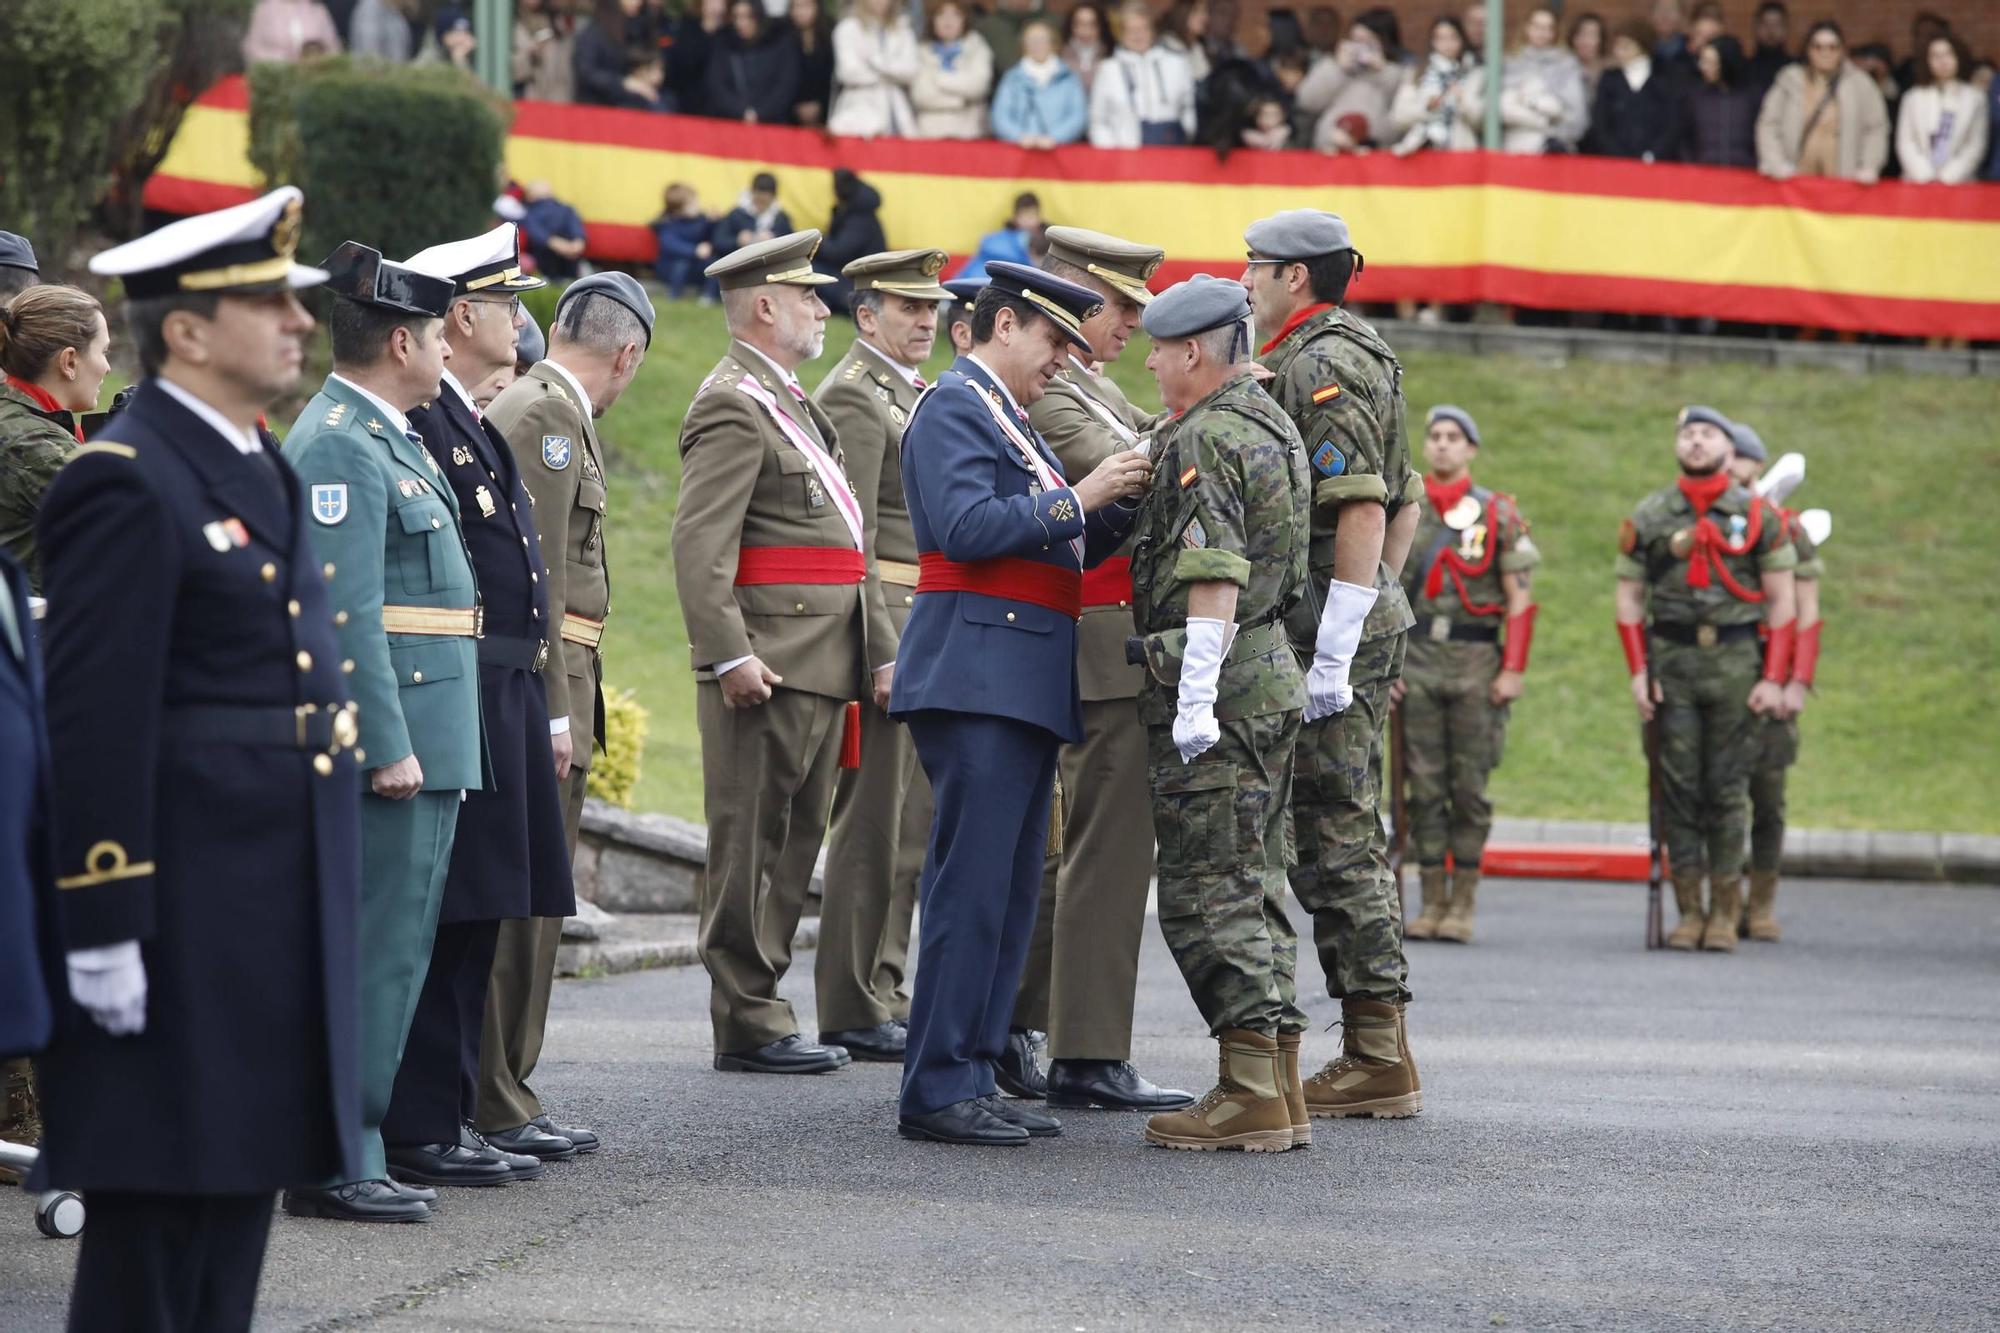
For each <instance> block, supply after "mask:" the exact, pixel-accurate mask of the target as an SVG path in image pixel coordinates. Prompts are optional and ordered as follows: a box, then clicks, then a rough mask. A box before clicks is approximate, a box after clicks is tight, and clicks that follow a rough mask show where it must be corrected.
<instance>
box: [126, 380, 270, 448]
mask: <svg viewBox="0 0 2000 1333" xmlns="http://www.w3.org/2000/svg"><path fill="white" fill-rule="evenodd" d="M153 382H154V383H155V384H158V385H159V386H160V387H161V388H162V389H164V390H165V391H166V392H167V395H168V396H169V397H171V398H172V399H173V400H174V401H175V402H177V403H179V404H180V405H181V406H182V407H185V408H186V409H187V410H188V411H190V412H192V413H194V414H195V415H196V416H198V417H200V418H201V419H202V420H203V421H206V422H207V423H208V424H209V425H210V426H211V427H212V428H213V429H214V430H215V433H216V434H218V435H220V436H221V437H222V438H223V439H225V440H227V441H229V442H230V443H231V444H233V445H235V446H236V451H237V452H238V453H242V454H255V453H261V452H263V449H264V442H263V441H262V440H260V439H258V438H257V432H256V431H255V430H252V431H250V432H249V433H247V434H246V433H245V432H244V431H243V429H242V428H241V427H239V426H238V425H237V424H236V423H235V422H233V421H231V420H230V419H229V418H228V417H225V416H223V415H222V413H220V412H218V411H216V410H215V409H214V408H212V407H210V406H209V405H208V404H207V403H204V402H203V401H202V400H201V399H199V398H197V397H195V396H194V395H193V394H191V393H189V392H188V391H187V390H186V389H183V388H182V387H181V386H180V385H178V384H176V383H174V382H173V381H172V380H170V379H168V378H167V377H166V376H165V375H156V376H154V377H153Z"/></svg>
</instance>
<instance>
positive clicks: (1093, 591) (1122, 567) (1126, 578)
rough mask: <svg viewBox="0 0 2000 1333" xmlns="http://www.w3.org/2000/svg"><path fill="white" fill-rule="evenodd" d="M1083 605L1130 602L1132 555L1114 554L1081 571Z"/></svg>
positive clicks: (1128, 603) (1127, 603)
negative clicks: (1100, 562)
mask: <svg viewBox="0 0 2000 1333" xmlns="http://www.w3.org/2000/svg"><path fill="white" fill-rule="evenodd" d="M1083 604H1084V605H1085V606H1130V605H1131V604H1132V557H1131V556H1129V555H1114V556H1112V557H1111V558H1110V559H1109V560H1106V561H1105V562H1104V563H1103V564H1101V565H1099V566H1098V567H1097V568H1095V569H1086V570H1084V571H1083Z"/></svg>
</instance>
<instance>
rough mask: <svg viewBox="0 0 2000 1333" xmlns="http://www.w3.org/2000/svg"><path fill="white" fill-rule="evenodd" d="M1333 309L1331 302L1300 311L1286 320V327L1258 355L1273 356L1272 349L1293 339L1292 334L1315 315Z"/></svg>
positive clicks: (1322, 302) (1259, 350) (1261, 348)
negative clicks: (1288, 339)
mask: <svg viewBox="0 0 2000 1333" xmlns="http://www.w3.org/2000/svg"><path fill="white" fill-rule="evenodd" d="M1331 309H1333V303H1332V302H1331V301H1321V302H1320V303H1319V304H1318V305H1309V306H1307V307H1306V308H1305V309H1304V310H1301V311H1299V312H1298V313H1297V314H1295V315H1293V316H1292V317H1291V318H1290V319H1288V320H1286V321H1285V327H1284V328H1282V329H1279V330H1278V336H1277V337H1275V338H1273V339H1271V341H1269V342H1267V343H1265V344H1264V345H1263V346H1262V347H1260V348H1259V349H1257V355H1258V356H1269V355H1270V354H1271V349H1272V348H1274V347H1276V346H1277V345H1278V344H1279V343H1281V342H1283V341H1284V340H1285V339H1287V338H1289V337H1291V336H1292V333H1293V332H1294V331H1295V330H1296V329H1297V328H1298V327H1299V325H1301V324H1303V323H1305V322H1306V321H1307V320H1309V319H1311V318H1312V317H1313V316H1314V315H1317V314H1319V313H1320V312H1321V311H1323V310H1331Z"/></svg>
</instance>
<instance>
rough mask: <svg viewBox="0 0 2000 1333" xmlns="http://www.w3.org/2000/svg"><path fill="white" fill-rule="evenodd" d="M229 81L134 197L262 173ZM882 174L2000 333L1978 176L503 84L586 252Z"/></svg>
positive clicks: (1388, 255)
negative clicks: (898, 124) (806, 119)
mask: <svg viewBox="0 0 2000 1333" xmlns="http://www.w3.org/2000/svg"><path fill="white" fill-rule="evenodd" d="M248 141H249V112H248V94H247V92H246V90H245V87H244V84H243V81H242V80H241V79H240V78H232V79H227V80H224V81H223V82H222V83H220V84H218V85H216V87H214V88H213V89H211V90H210V91H209V92H208V93H206V94H204V95H203V96H202V98H201V99H200V100H199V101H198V102H197V103H196V104H195V105H194V106H193V107H191V108H190V109H189V111H188V113H187V117H186V119H185V120H184V121H183V123H182V126H181V130H180V133H179V135H178V136H177V137H176V138H175V140H174V143H173V146H172V148H171V150H170V151H169V152H168V154H167V157H166V160H165V161H164V162H162V163H161V165H160V169H159V171H158V172H157V173H156V174H155V175H154V176H153V178H152V181H151V182H150V184H149V185H148V187H147V192H146V201H147V203H148V204H149V205H150V206H152V207H154V208H158V209H162V210H165V211H168V212H195V211H199V210H202V209H208V208H215V207H220V206H222V205H225V204H229V203H234V202H238V201H240V200H242V199H246V198H249V197H250V196H251V195H252V194H253V193H254V192H256V191H258V190H260V189H262V188H263V187H264V185H263V182H262V181H261V180H260V179H259V177H258V175H257V173H256V171H255V169H254V168H252V167H251V165H250V163H249V160H248V156H247V145H248ZM843 166H844V167H848V168H851V169H852V170H854V171H856V172H858V173H860V174H861V175H862V176H863V177H864V178H865V179H866V180H867V181H868V182H869V183H870V184H871V185H873V186H875V187H876V189H878V190H880V191H881V194H882V198H883V205H882V211H881V220H882V225H883V228H884V230H885V231H886V232H887V234H888V237H889V243H890V244H891V245H895V246H937V247H940V248H942V249H945V250H948V251H950V252H951V253H953V254H968V253H970V252H971V251H972V250H973V249H974V248H975V247H976V245H977V244H978V240H979V237H980V236H981V235H982V234H983V233H985V232H988V231H991V230H993V229H994V228H996V227H998V226H999V225H1000V224H1001V221H1002V220H1003V219H1004V218H1005V217H1006V215H1007V213H1008V210H1009V207H1010V205H1011V203H1012V200H1013V198H1014V196H1015V195H1016V194H1018V193H1020V192H1021V191H1023V190H1033V191H1034V192H1035V193H1036V194H1038V195H1039V196H1040V197H1041V201H1042V210H1043V213H1044V215H1045V216H1047V217H1048V218H1050V219H1051V220H1055V221H1063V222H1073V223H1076V224H1078V225H1083V226H1089V227H1093V228H1096V229H1098V230H1101V231H1107V232H1112V233H1114V234H1117V235H1123V236H1128V237H1131V238H1133V239H1135V240H1144V241H1148V242H1151V243H1152V244H1154V245H1158V246H1161V247H1163V248H1164V249H1165V250H1166V252H1167V256H1168V259H1167V263H1166V264H1165V265H1164V266H1163V267H1162V270H1161V273H1160V275H1159V277H1158V278H1157V279H1156V282H1155V285H1156V286H1158V285H1160V284H1161V283H1165V282H1171V281H1174V280H1175V279H1178V278H1181V277H1185V276H1187V275H1188V274H1191V273H1195V272H1202V271H1205V272H1211V273H1220V274H1231V275H1233V274H1235V273H1237V272H1239V271H1241V266H1242V262H1243V257H1244V255H1243V228H1244V226H1245V225H1246V224H1248V223H1250V222H1252V221H1255V220H1256V219H1258V218H1260V217H1264V216H1266V215H1268V214H1271V213H1275V212H1277V211H1279V210H1280V209H1286V208H1325V209H1331V210H1333V211H1334V212H1337V213H1339V214H1340V215H1341V216H1342V217H1344V218H1346V219H1347V223H1348V225H1349V227H1350V228H1351V229H1352V231H1353V234H1354V237H1355V240H1356V243H1357V245H1358V246H1359V248H1360V250H1361V252H1362V253H1363V255H1364V256H1365V257H1366V258H1367V261H1368V262H1367V270H1366V272H1365V273H1364V274H1363V276H1362V277H1361V278H1360V279H1359V280H1358V281H1357V283H1356V286H1355V288H1354V296H1355V297H1356V299H1359V300H1363V301H1390V300H1397V299H1401V298H1410V299H1414V300H1419V301H1447V302H1472V301H1495V302H1501V303H1503V304H1508V305H1518V306H1530V307H1539V308H1545V309H1558V310H1610V311H1623V312H1631V313H1637V314H1658V315H1677V316H1689V317H1693V316H1704V315H1705V316H1710V317H1713V318H1715V319H1719V320H1729V321H1744V322H1751V323H1775V324H1800V325H1809V326H1813V327H1818V328H1830V329H1853V330H1861V331H1869V332H1879V333H1893V334H1904V335H1911V336H1918V337H1958V338H1977V339H1996V338H2000V260H1996V258H1995V257H1996V256H2000V184H1996V185H1905V184H1901V183H1899V182H1884V183H1882V184H1879V185H1874V186H1862V185H1858V184H1854V183H1852V182H1848V181H1839V180H1826V179H1794V180H1791V181H1785V182H1773V181H1769V180H1765V179H1764V178H1762V177H1760V176H1757V175H1755V174H1753V173H1751V172H1748V171H1729V170H1722V169H1718V168H1709V167H1690V166H1678V165H1668V164H1657V165H1654V164H1646V163H1640V162H1633V161H1627V160H1622V159H1609V158H1592V157H1575V156H1547V157H1515V156H1508V155H1503V154H1492V153H1483V152H1473V153H1445V152H1428V153H1420V154H1418V155H1416V156H1414V157H1409V158H1396V157H1393V156H1391V155H1390V154H1387V153H1375V154H1372V155H1369V156H1366V157H1327V156H1323V155H1321V154H1317V153H1303V152H1278V153H1274V152H1265V151H1260V150H1253V149H1243V150H1241V151H1238V152H1236V153H1233V154H1231V155H1230V157H1229V158H1228V159H1227V160H1226V161H1218V160H1217V158H1216V157H1215V155H1214V154H1213V153H1212V152H1209V151H1206V150H1203V149H1195V148H1150V149H1145V150H1137V151H1122V152H1120V151H1103V150H1099V149H1094V148H1089V147H1084V146H1070V147H1065V148H1058V149H1053V150H1028V149H1022V148H1018V147H1015V146H1014V145H1012V144H1004V143H995V142H958V141H938V140H899V139H875V140H857V139H836V138H830V137H828V136H826V135H824V134H821V133H818V132H817V131H811V130H802V129H791V128H781V127H773V126H755V125H741V124H737V123H734V122H729V121H716V120H705V119H700V118H697V117H688V116H661V115H654V114H650V113H646V112H637V111H619V110H611V109H608V108H603V107H586V106H567V105H558V104H553V103H546V102H521V103H518V104H517V113H516V118H515V121H514V127H513V132H512V135H511V136H510V138H509V140H508V144H507V167H508V170H509V173H510V174H511V175H512V176H513V177H514V178H515V179H516V180H520V181H547V182H548V183H549V184H550V185H551V186H552V187H554V190H555V193H556V194H557V196H559V197H560V198H562V199H564V200H566V201H567V202H568V203H570V204H571V205H573V206H574V207H575V208H576V209H577V211H578V212H579V213H581V214H582V215H583V217H584V220H585V222H586V225H587V228H588V234H589V248H590V253H591V254H592V255H593V256H594V257H596V258H598V259H600V260H605V261H611V262H623V263H644V262H650V261H651V259H652V258H653V254H654V242H653V236H652V232H651V230H650V229H649V227H648V225H647V224H648V223H649V222H650V221H651V220H652V219H653V218H654V217H656V216H657V215H658V214H659V212H660V210H661V194H662V192H663V191H664V189H665V187H666V186H667V185H668V184H669V183H672V182H674V181H685V182H687V183H688V184H690V185H692V186H693V187H694V188H695V190H696V191H697V192H698V193H699V195H700V196H701V198H702V200H703V202H704V203H705V204H706V205H707V207H708V208H709V210H710V211H711V212H714V213H720V212H722V211H725V210H726V209H727V208H728V207H729V206H731V205H732V204H733V203H734V202H735V200H736V198H737V196H738V195H739V194H740V193H741V192H742V191H743V190H744V188H745V187H746V186H747V184H748V183H749V179H750V177H751V175H752V174H754V173H755V172H758V171H766V170H768V171H770V172H772V173H774V174H775V175H776V176H777V178H778V182H779V192H780V197H781V200H782V202H783V203H784V205H785V207H786V209H787V210H788V211H789V212H790V213H791V215H792V217H793V219H794V220H795V221H796V222H797V223H798V224H799V225H801V226H810V225H813V224H815V223H817V222H819V220H820V219H823V218H825V217H826V216H827V214H828V213H829V212H830V211H831V209H832V206H833V182H832V171H833V168H835V167H843Z"/></svg>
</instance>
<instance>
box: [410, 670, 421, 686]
mask: <svg viewBox="0 0 2000 1333" xmlns="http://www.w3.org/2000/svg"><path fill="white" fill-rule="evenodd" d="M423 683H424V673H423V672H421V671H412V672H411V673H410V684H412V685H421V684H423Z"/></svg>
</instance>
